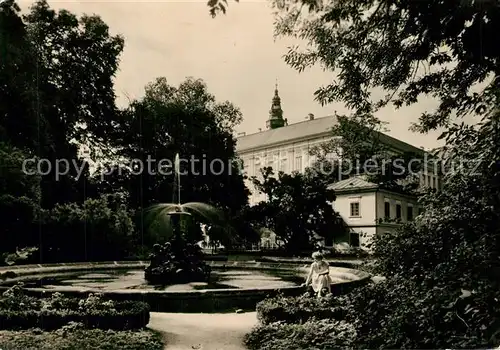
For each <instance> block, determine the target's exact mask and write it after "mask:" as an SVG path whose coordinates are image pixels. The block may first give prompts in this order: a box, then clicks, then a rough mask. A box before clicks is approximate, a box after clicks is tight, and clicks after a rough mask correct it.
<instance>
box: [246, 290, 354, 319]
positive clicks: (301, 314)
mask: <svg viewBox="0 0 500 350" xmlns="http://www.w3.org/2000/svg"><path fill="white" fill-rule="evenodd" d="M256 310H257V318H258V319H259V321H260V322H261V323H262V324H264V325H267V324H270V323H274V322H283V323H303V322H306V321H307V320H309V319H311V318H313V317H316V318H319V319H336V320H343V319H344V317H345V310H344V309H343V308H342V307H341V305H339V303H338V301H337V299H335V298H334V297H333V296H330V297H326V298H321V299H318V298H315V297H310V296H308V295H303V296H298V297H284V296H282V295H279V296H277V297H274V298H268V299H264V300H263V301H261V302H259V303H258V304H257V308H256Z"/></svg>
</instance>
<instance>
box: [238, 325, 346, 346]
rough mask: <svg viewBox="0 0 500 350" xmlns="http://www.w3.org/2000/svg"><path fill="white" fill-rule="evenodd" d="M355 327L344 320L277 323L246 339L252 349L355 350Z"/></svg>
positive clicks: (265, 326) (252, 333) (259, 329)
mask: <svg viewBox="0 0 500 350" xmlns="http://www.w3.org/2000/svg"><path fill="white" fill-rule="evenodd" d="M355 338H356V331H355V329H354V327H353V326H352V325H350V324H348V323H346V322H344V321H337V320H315V319H311V320H309V321H307V322H305V323H303V324H286V323H281V322H275V323H271V324H268V325H260V326H257V327H255V328H254V329H253V330H252V332H251V333H249V334H247V335H246V336H245V339H244V342H245V345H246V346H247V347H248V348H249V349H250V350H302V349H308V350H326V349H328V350H335V349H339V350H340V349H342V350H343V349H356V347H355V346H353V344H354V342H353V341H354V340H355Z"/></svg>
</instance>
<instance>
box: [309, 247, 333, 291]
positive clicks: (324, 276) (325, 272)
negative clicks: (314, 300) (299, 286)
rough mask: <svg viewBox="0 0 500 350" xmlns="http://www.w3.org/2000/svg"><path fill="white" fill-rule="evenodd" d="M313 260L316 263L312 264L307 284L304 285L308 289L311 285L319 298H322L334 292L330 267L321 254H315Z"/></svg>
mask: <svg viewBox="0 0 500 350" xmlns="http://www.w3.org/2000/svg"><path fill="white" fill-rule="evenodd" d="M312 258H313V259H314V262H313V263H312V264H311V269H310V270H309V275H308V276H307V279H306V283H304V284H303V285H304V286H306V287H307V286H308V285H309V284H311V286H312V288H313V290H314V292H315V293H316V295H317V296H318V298H321V296H322V295H323V293H325V294H326V293H331V292H332V287H331V284H332V279H331V277H330V265H329V264H328V263H327V262H326V261H325V260H323V254H321V253H320V252H315V253H313V255H312Z"/></svg>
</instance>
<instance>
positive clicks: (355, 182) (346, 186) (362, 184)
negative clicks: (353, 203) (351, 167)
mask: <svg viewBox="0 0 500 350" xmlns="http://www.w3.org/2000/svg"><path fill="white" fill-rule="evenodd" d="M378 187H379V186H378V185H377V184H376V183H373V182H370V181H366V180H365V179H364V178H363V177H362V176H356V177H351V178H349V179H346V180H341V181H338V182H335V183H333V184H331V185H329V186H328V189H330V190H334V191H336V192H343V191H351V190H368V189H373V190H375V189H377V188H378Z"/></svg>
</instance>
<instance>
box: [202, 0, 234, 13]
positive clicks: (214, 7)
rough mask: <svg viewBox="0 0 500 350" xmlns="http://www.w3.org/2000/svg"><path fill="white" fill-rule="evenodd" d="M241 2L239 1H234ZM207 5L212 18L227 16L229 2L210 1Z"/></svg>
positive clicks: (225, 0) (220, 0) (224, 0)
mask: <svg viewBox="0 0 500 350" xmlns="http://www.w3.org/2000/svg"><path fill="white" fill-rule="evenodd" d="M234 1H235V2H239V0H234ZM207 5H208V7H209V9H210V15H211V16H212V17H215V16H217V15H218V14H219V13H222V14H224V15H225V14H226V9H227V6H228V3H227V0H209V1H208V2H207Z"/></svg>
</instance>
